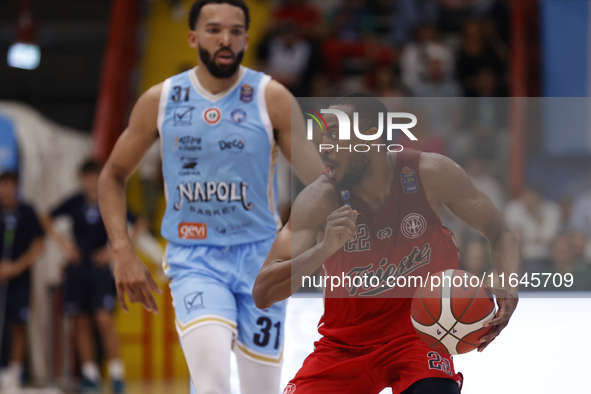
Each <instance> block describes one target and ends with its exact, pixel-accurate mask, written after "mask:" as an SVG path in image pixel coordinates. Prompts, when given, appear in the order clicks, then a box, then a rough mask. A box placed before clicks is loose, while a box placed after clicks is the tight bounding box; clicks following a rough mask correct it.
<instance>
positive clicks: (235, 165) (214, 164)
mask: <svg viewBox="0 0 591 394" xmlns="http://www.w3.org/2000/svg"><path fill="white" fill-rule="evenodd" d="M189 25H190V28H191V30H190V32H189V34H188V40H189V45H190V46H191V48H194V49H196V50H197V52H198V56H199V66H197V67H195V68H193V69H192V70H189V71H187V72H184V73H182V74H179V75H176V76H173V77H171V78H169V79H167V80H166V81H164V82H163V83H160V84H158V85H156V86H153V87H152V88H150V89H149V90H148V91H147V92H145V93H144V94H143V95H142V96H141V97H140V98H139V100H138V101H137V103H136V105H135V107H134V109H133V111H132V113H131V117H130V120H129V126H128V127H127V129H126V130H125V131H124V132H123V134H122V135H121V137H120V138H119V140H118V141H117V144H116V145H115V147H114V149H113V152H112V153H111V156H110V157H109V159H108V161H107V163H106V165H105V168H104V170H103V172H102V174H101V177H100V183H99V188H100V190H99V195H100V196H99V200H100V209H101V214H102V216H103V220H104V222H105V225H106V227H107V230H108V233H109V239H110V241H111V247H112V249H113V256H114V260H115V267H114V271H115V279H116V283H117V292H118V297H119V301H120V303H121V306H122V307H123V309H124V310H126V311H127V306H126V304H125V298H124V295H125V293H127V295H128V297H129V300H130V301H131V302H132V303H133V302H139V303H140V304H142V305H143V306H144V307H145V308H146V309H147V310H149V311H153V312H157V309H158V308H157V305H156V302H155V300H154V297H153V294H152V292H157V293H160V290H159V289H158V287H157V286H156V284H155V282H154V281H153V279H152V277H151V275H150V273H149V271H148V270H147V268H146V267H145V266H144V265H143V264H142V262H141V261H140V260H139V259H138V258H137V257H136V255H135V254H134V252H133V249H132V247H131V244H130V241H129V238H128V235H127V225H126V220H125V193H124V192H125V186H126V182H127V179H128V178H129V176H130V174H131V173H133V171H134V170H135V168H136V167H137V166H138V165H139V163H140V162H141V160H142V158H143V156H144V155H145V153H146V152H147V151H148V149H149V148H150V147H151V145H152V144H153V142H154V141H155V140H156V138H157V137H158V136H159V137H160V146H161V150H162V165H163V175H164V184H165V186H164V187H165V194H166V199H167V207H166V213H165V215H164V220H163V222H162V235H163V236H164V237H165V238H166V239H167V240H168V241H169V243H168V247H167V250H166V255H165V257H164V263H163V264H164V270H165V272H166V274H167V276H168V277H169V278H170V279H171V283H170V288H171V291H172V295H173V304H174V308H175V313H176V327H177V330H178V333H179V337H180V341H181V345H182V348H183V351H184V354H185V358H186V360H187V364H188V366H189V371H190V374H191V380H192V382H193V385H194V387H195V391H196V393H209V394H212V393H219V394H227V393H229V392H230V353H231V351H232V350H233V351H234V352H235V353H236V357H237V360H238V368H239V374H240V381H241V392H242V394H267V393H269V394H276V393H278V391H279V379H280V366H281V356H282V349H283V332H284V316H285V304H281V303H280V304H275V305H274V306H273V307H271V308H268V309H265V310H259V309H257V308H256V307H255V304H254V302H253V299H252V295H251V294H252V286H253V283H254V280H255V278H256V276H257V273H258V272H259V270H260V268H261V265H262V264H263V262H264V261H265V258H266V256H267V254H268V252H269V249H270V247H271V244H272V243H273V240H274V238H275V235H276V233H277V231H278V230H279V228H280V227H281V221H280V219H279V216H278V213H277V206H276V205H277V185H276V179H275V178H276V176H275V158H276V154H277V150H276V148H277V147H279V148H280V149H281V151H282V153H283V155H284V156H285V157H286V158H287V159H288V160H289V159H290V158H291V155H292V152H293V154H294V155H300V156H299V157H304V156H303V155H308V157H310V159H309V160H307V161H306V163H302V165H301V166H298V167H296V168H294V170H295V172H296V174H297V175H298V177H299V178H300V179H301V180H302V181H303V182H304V183H306V184H308V183H311V182H312V181H313V180H314V179H316V178H317V177H318V175H319V174H320V173H321V172H322V170H323V166H322V163H321V161H320V158H319V156H318V154H316V152H315V150H314V147H313V145H312V144H311V143H310V142H309V141H307V140H306V138H305V127H304V119H303V116H302V115H301V112H299V109H298V110H297V112H296V111H293V112H292V95H291V94H290V93H289V92H288V90H287V89H286V88H285V87H284V86H282V85H281V84H279V83H278V82H276V81H274V80H271V78H270V77H269V76H267V75H264V74H262V73H259V72H256V71H253V70H250V69H248V68H246V67H243V66H241V65H240V63H241V60H242V56H243V53H244V50H246V48H247V47H248V34H247V33H246V31H247V29H248V25H249V11H248V8H247V6H246V5H245V3H244V1H243V0H232V1H230V0H227V1H223V0H199V1H197V2H195V4H193V6H192V8H191V12H190V16H189ZM292 116H295V122H297V124H298V129H297V130H295V129H294V130H292V127H291V125H292V119H291V118H292ZM300 125H301V127H299V126H300ZM292 141H293V145H292Z"/></svg>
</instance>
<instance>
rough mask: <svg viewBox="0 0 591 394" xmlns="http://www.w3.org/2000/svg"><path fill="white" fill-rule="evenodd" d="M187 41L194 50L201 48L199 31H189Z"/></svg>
mask: <svg viewBox="0 0 591 394" xmlns="http://www.w3.org/2000/svg"><path fill="white" fill-rule="evenodd" d="M187 41H188V42H189V46H190V47H191V48H193V49H197V47H198V46H199V45H198V43H199V40H198V39H197V31H196V30H189V33H187Z"/></svg>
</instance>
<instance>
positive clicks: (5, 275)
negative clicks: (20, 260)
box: [0, 260, 19, 282]
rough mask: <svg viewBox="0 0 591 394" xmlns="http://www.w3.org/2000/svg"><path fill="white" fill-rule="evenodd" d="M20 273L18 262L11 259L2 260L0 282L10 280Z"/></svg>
mask: <svg viewBox="0 0 591 394" xmlns="http://www.w3.org/2000/svg"><path fill="white" fill-rule="evenodd" d="M18 274H19V272H18V267H17V266H16V264H13V263H11V262H10V261H9V260H0V282H8V281H9V280H11V279H12V278H14V277H15V276H17V275H18Z"/></svg>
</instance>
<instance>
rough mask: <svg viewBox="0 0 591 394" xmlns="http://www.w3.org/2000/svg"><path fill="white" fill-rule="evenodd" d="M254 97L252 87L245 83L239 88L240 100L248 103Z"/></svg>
mask: <svg viewBox="0 0 591 394" xmlns="http://www.w3.org/2000/svg"><path fill="white" fill-rule="evenodd" d="M253 97H254V88H253V87H252V86H250V85H249V84H247V83H245V84H244V85H242V87H241V88H240V101H242V102H245V103H250V102H251V101H252V99H253Z"/></svg>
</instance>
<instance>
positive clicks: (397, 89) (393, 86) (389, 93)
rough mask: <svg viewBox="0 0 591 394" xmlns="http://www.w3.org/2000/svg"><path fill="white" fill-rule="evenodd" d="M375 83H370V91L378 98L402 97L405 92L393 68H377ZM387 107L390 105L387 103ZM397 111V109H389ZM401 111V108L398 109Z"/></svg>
mask: <svg viewBox="0 0 591 394" xmlns="http://www.w3.org/2000/svg"><path fill="white" fill-rule="evenodd" d="M372 77H373V81H371V82H370V90H371V91H372V94H373V95H374V96H376V97H402V96H404V91H403V90H402V86H401V84H400V80H399V79H398V78H397V77H396V74H395V73H394V69H393V68H392V67H391V66H387V65H383V66H380V67H378V68H377V70H376V71H375V73H373V75H372ZM385 104H386V107H388V103H387V102H386V103H385ZM388 109H389V110H392V111H395V110H396V108H388ZM398 109H399V108H398Z"/></svg>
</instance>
